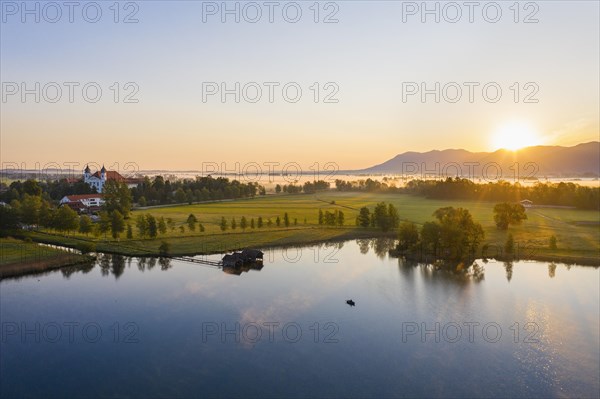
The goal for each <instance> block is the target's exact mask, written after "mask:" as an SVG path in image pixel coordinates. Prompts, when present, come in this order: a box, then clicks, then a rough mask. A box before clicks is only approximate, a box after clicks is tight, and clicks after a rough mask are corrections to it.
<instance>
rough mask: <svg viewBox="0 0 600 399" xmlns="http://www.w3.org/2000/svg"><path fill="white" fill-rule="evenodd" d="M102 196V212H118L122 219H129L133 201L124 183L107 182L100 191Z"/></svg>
mask: <svg viewBox="0 0 600 399" xmlns="http://www.w3.org/2000/svg"><path fill="white" fill-rule="evenodd" d="M102 196H103V198H104V210H106V211H107V212H109V213H112V212H113V211H119V212H120V213H121V215H122V216H123V217H124V218H128V217H129V212H130V211H131V204H132V202H133V199H132V197H131V191H130V190H129V187H127V184H126V183H124V182H117V181H115V180H109V181H107V182H106V184H104V187H103V189H102Z"/></svg>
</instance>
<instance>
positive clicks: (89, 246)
mask: <svg viewBox="0 0 600 399" xmlns="http://www.w3.org/2000/svg"><path fill="white" fill-rule="evenodd" d="M77 249H78V250H80V251H81V253H82V254H84V255H85V254H89V253H90V252H96V244H94V243H93V242H82V243H79V244H77Z"/></svg>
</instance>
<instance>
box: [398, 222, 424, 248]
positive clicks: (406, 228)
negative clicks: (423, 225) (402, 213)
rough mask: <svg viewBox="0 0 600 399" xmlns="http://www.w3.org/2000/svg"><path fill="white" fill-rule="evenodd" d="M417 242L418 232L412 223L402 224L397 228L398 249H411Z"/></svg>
mask: <svg viewBox="0 0 600 399" xmlns="http://www.w3.org/2000/svg"><path fill="white" fill-rule="evenodd" d="M418 242H419V231H418V230H417V226H416V225H415V224H414V223H413V222H402V224H400V226H399V228H398V249H399V250H401V251H406V250H410V249H413V248H414V247H415V246H416V245H417V243H418Z"/></svg>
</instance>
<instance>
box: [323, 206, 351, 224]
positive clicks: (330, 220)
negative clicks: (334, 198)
mask: <svg viewBox="0 0 600 399" xmlns="http://www.w3.org/2000/svg"><path fill="white" fill-rule="evenodd" d="M344 221H345V216H344V212H342V211H339V210H337V209H336V210H335V211H333V212H330V211H325V213H323V210H322V209H319V224H320V225H326V226H343V225H344Z"/></svg>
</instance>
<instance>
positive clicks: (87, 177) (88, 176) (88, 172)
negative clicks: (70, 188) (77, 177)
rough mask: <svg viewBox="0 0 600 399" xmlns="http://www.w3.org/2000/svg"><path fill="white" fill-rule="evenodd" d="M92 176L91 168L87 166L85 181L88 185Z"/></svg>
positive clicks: (84, 175)
mask: <svg viewBox="0 0 600 399" xmlns="http://www.w3.org/2000/svg"><path fill="white" fill-rule="evenodd" d="M91 176H92V174H91V171H90V166H89V165H86V166H85V170H84V171H83V181H84V182H86V183H87V181H88V180H89V178H90V177H91Z"/></svg>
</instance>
